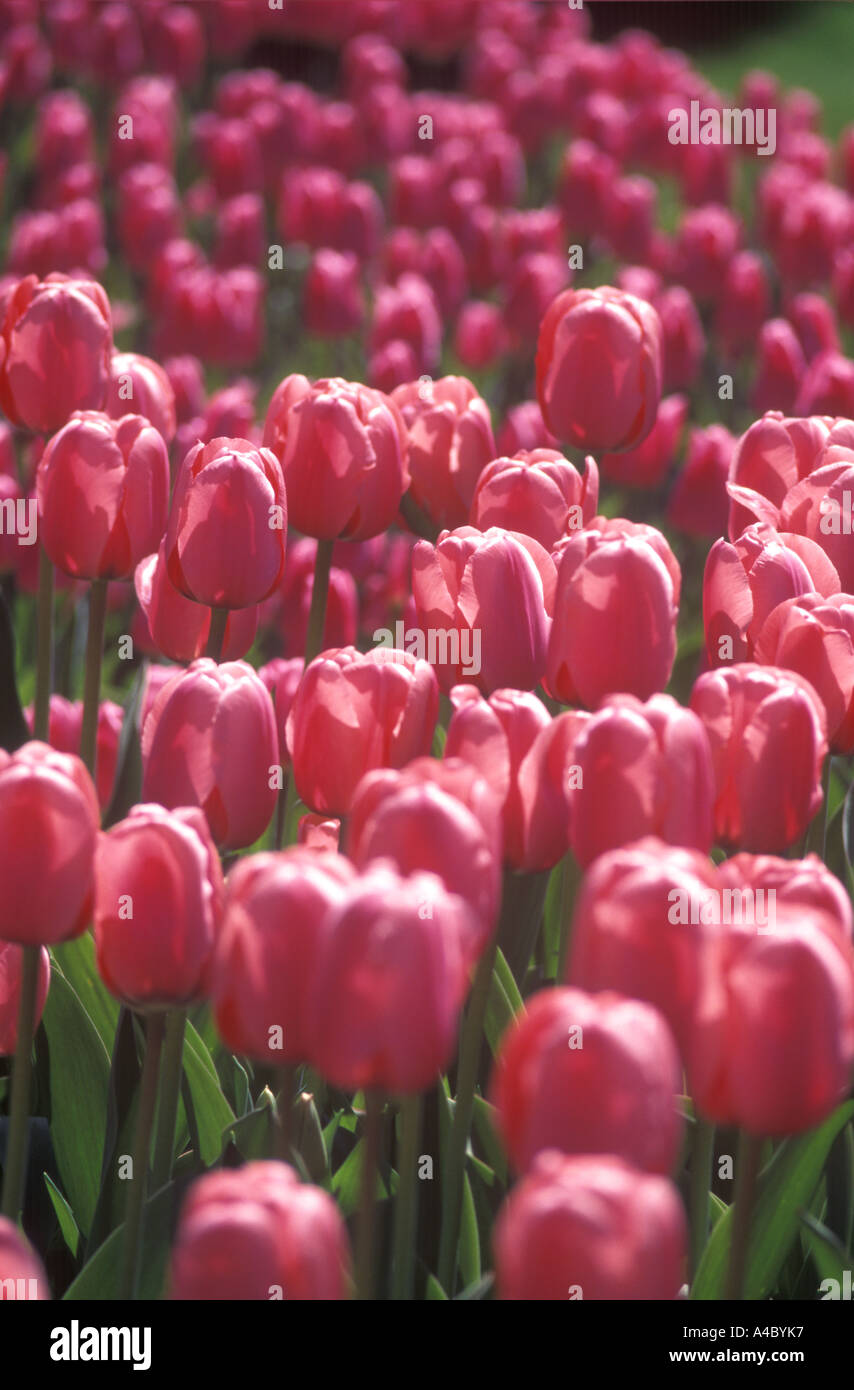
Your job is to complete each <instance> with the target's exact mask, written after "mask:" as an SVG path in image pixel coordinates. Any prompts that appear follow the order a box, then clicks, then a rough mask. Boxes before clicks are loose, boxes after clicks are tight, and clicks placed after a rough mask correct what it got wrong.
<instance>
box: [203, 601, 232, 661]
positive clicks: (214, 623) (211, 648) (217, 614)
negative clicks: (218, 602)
mask: <svg viewBox="0 0 854 1390" xmlns="http://www.w3.org/2000/svg"><path fill="white" fill-rule="evenodd" d="M227 626H228V609H227V608H212V609H211V625H210V627H209V629H208V640H207V645H206V647H205V656H207V657H210V659H211V661H217V662H219V661H222V649H223V647H224V646H225V629H226V627H227Z"/></svg>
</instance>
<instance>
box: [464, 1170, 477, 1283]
mask: <svg viewBox="0 0 854 1390" xmlns="http://www.w3.org/2000/svg"><path fill="white" fill-rule="evenodd" d="M459 1265H460V1274H461V1276H462V1280H463V1285H464V1286H465V1285H468V1284H474V1283H476V1282H477V1280H478V1279H479V1278H480V1275H481V1266H480V1234H479V1232H478V1229H477V1211H476V1210H475V1205H474V1197H473V1196H472V1190H471V1183H470V1182H469V1176H468V1173H466V1175H465V1182H464V1185H463V1208H462V1219H461V1221H460V1253H459Z"/></svg>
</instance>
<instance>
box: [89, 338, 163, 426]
mask: <svg viewBox="0 0 854 1390" xmlns="http://www.w3.org/2000/svg"><path fill="white" fill-rule="evenodd" d="M104 411H105V413H106V414H107V415H109V416H110V417H111V418H112V419H113V420H120V419H121V418H122V416H123V415H129V414H134V415H143V416H144V417H145V419H146V420H148V422H149V424H151V425H153V426H154V428H155V429H156V430H157V432H158V434H162V436H163V438H164V439H165V440H166V443H167V444H170V443H171V442H172V440H173V438H174V437H175V392H174V391H173V389H172V383H171V382H170V380H169V377H168V376H167V375H166V372H165V371H164V370H163V368H162V367H161V366H160V364H159V362H153V361H152V360H151V358H150V357H143V356H141V354H140V353H137V352H114V353H113V356H112V360H111V362H110V383H109V386H108V387H107V395H106V399H105V401H104Z"/></svg>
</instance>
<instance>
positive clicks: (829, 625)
mask: <svg viewBox="0 0 854 1390" xmlns="http://www.w3.org/2000/svg"><path fill="white" fill-rule="evenodd" d="M828 563H829V562H828ZM754 655H755V659H756V661H758V662H759V663H760V664H762V665H766V664H767V665H769V666H781V667H785V669H786V670H787V671H798V672H799V673H800V674H801V675H802V676H805V677H806V679H807V680H808V681H809V682H810V684H811V685H812V686H813V688H814V689H815V690H816V691H817V693H818V695H819V696H820V698H821V699H822V701H823V702H824V709H825V713H826V715H827V734H828V741H829V743H830V747H831V749H832V751H833V752H835V753H845V754H847V753H851V752H854V595H851V594H840V593H831V594H830V595H826V596H823V595H821V594H817V593H804V594H800V595H799V596H797V597H795V598H790V599H786V601H785V602H784V603H780V604H778V605H777V607H776V608H775V609H774V610H773V611H772V612H771V613H769V614H768V616H767V618H766V619H765V622H764V623H763V624H762V626H761V627H760V628H759V632H758V636H757V638H756V647H755V653H754Z"/></svg>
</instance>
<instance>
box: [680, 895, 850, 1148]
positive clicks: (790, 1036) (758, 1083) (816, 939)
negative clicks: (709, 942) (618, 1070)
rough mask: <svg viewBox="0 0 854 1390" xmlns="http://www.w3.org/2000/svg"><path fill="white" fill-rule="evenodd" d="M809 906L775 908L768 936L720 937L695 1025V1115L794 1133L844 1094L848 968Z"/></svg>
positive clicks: (759, 1130)
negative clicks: (773, 924)
mask: <svg viewBox="0 0 854 1390" xmlns="http://www.w3.org/2000/svg"><path fill="white" fill-rule="evenodd" d="M822 918H823V914H822V912H821V911H820V910H819V909H818V908H812V909H808V908H806V907H805V906H804V905H803V904H800V903H799V904H797V905H795V904H789V903H786V904H780V905H778V907H777V912H776V923H775V927H774V930H773V932H770V933H762V932H756V931H752V930H749V929H738V930H729V931H728V932H726V934H725V935H723V936H722V937H721V938H720V941H719V959H718V962H717V965H716V968H715V970H714V971H713V973H712V974H711V976H710V982H709V988H708V990H707V991H706V994H705V996H704V1001H703V1005H702V1007H701V1010H700V1012H699V1016H698V1019H697V1022H696V1027H695V1034H694V1038H693V1048H692V1051H691V1055H690V1059H689V1065H688V1076H689V1084H690V1087H691V1093H692V1095H693V1097H694V1100H695V1102H696V1104H697V1107H698V1109H699V1110H700V1111H701V1113H702V1114H703V1115H704V1116H706V1117H707V1118H708V1119H710V1120H713V1121H715V1122H716V1123H718V1124H726V1125H739V1126H741V1127H742V1128H743V1129H746V1130H748V1131H749V1132H751V1133H753V1134H769V1135H778V1136H779V1135H785V1134H797V1133H800V1132H801V1131H803V1130H806V1129H811V1128H812V1127H813V1126H814V1125H817V1124H819V1123H820V1122H821V1121H822V1120H824V1119H825V1118H826V1117H827V1116H828V1115H829V1114H830V1113H831V1111H832V1110H834V1109H835V1108H836V1106H837V1105H839V1104H840V1103H841V1102H842V1101H843V1100H844V1098H845V1096H846V1095H847V1094H848V1091H849V1089H850V1085H851V1074H852V1067H854V964H852V960H853V959H854V958H852V954H851V949H850V944H849V945H848V946H847V949H846V948H843V947H841V946H840V944H839V943H838V940H836V939H834V930H835V929H834V925H833V923H832V922H831V923H829V924H828V923H826V922H824V921H823V920H822Z"/></svg>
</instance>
